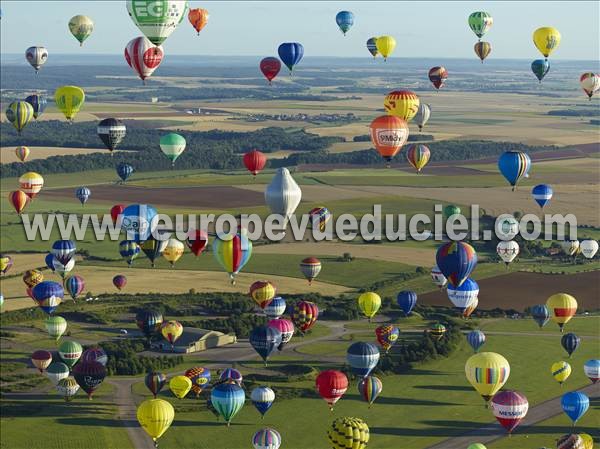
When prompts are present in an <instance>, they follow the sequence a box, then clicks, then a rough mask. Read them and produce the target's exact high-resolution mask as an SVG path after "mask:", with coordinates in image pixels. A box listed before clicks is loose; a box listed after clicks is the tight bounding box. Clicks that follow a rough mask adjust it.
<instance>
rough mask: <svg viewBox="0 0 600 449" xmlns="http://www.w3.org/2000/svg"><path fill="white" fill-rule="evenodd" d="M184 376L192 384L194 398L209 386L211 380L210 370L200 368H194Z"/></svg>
mask: <svg viewBox="0 0 600 449" xmlns="http://www.w3.org/2000/svg"><path fill="white" fill-rule="evenodd" d="M184 376H185V377H187V378H188V379H190V381H191V382H192V387H191V388H192V391H193V392H194V394H195V395H196V397H198V396H200V393H202V390H204V389H205V388H206V387H207V386H208V385H209V384H210V379H211V377H212V376H211V374H210V370H209V369H208V368H204V367H202V366H195V367H193V368H190V369H188V370H186V372H185V373H184Z"/></svg>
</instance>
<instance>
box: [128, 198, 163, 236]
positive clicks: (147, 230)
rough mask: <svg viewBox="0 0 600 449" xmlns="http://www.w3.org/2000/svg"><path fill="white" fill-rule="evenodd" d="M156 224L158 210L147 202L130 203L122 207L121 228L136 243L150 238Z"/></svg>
mask: <svg viewBox="0 0 600 449" xmlns="http://www.w3.org/2000/svg"><path fill="white" fill-rule="evenodd" d="M157 226H158V211H157V210H156V209H155V208H154V207H153V206H151V205H149V204H132V205H130V206H127V207H126V208H125V209H123V213H122V214H121V230H122V231H125V232H126V233H127V239H128V240H133V241H135V242H137V243H140V242H145V241H146V240H148V239H149V238H150V236H151V235H152V234H153V232H154V231H155V230H156V228H157Z"/></svg>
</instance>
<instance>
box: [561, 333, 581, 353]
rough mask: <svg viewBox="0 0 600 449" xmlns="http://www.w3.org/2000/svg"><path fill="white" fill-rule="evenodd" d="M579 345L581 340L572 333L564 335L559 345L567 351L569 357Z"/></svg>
mask: <svg viewBox="0 0 600 449" xmlns="http://www.w3.org/2000/svg"><path fill="white" fill-rule="evenodd" d="M580 343H581V338H579V337H578V336H577V335H575V334H573V333H568V334H565V335H563V336H562V338H561V339H560V344H561V346H562V347H563V349H564V350H565V351H567V354H569V357H571V355H572V354H573V353H574V352H575V351H576V350H577V348H578V347H579V344H580Z"/></svg>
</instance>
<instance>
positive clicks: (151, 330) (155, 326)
mask: <svg viewBox="0 0 600 449" xmlns="http://www.w3.org/2000/svg"><path fill="white" fill-rule="evenodd" d="M162 323H163V316H162V313H160V312H157V311H155V310H140V311H139V312H138V313H137V314H136V315H135V324H136V325H137V327H138V329H139V330H141V331H142V333H143V334H144V335H145V336H146V338H150V337H151V336H152V335H153V334H155V333H157V332H158V331H159V330H160V326H161V325H162Z"/></svg>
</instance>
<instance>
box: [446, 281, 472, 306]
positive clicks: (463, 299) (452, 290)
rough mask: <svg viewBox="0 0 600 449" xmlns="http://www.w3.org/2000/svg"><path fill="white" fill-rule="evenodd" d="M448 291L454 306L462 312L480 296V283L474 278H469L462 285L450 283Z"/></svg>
mask: <svg viewBox="0 0 600 449" xmlns="http://www.w3.org/2000/svg"><path fill="white" fill-rule="evenodd" d="M446 293H447V294H448V299H449V300H450V301H451V302H452V304H454V307H456V309H457V310H458V311H459V312H460V313H462V312H464V310H465V309H466V308H467V307H469V306H470V305H471V303H472V302H473V301H474V300H475V298H477V297H478V296H479V285H478V284H477V282H475V281H474V280H473V279H471V278H468V279H466V280H465V282H463V283H462V284H461V286H460V287H454V286H452V285H448V289H447V290H446Z"/></svg>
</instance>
